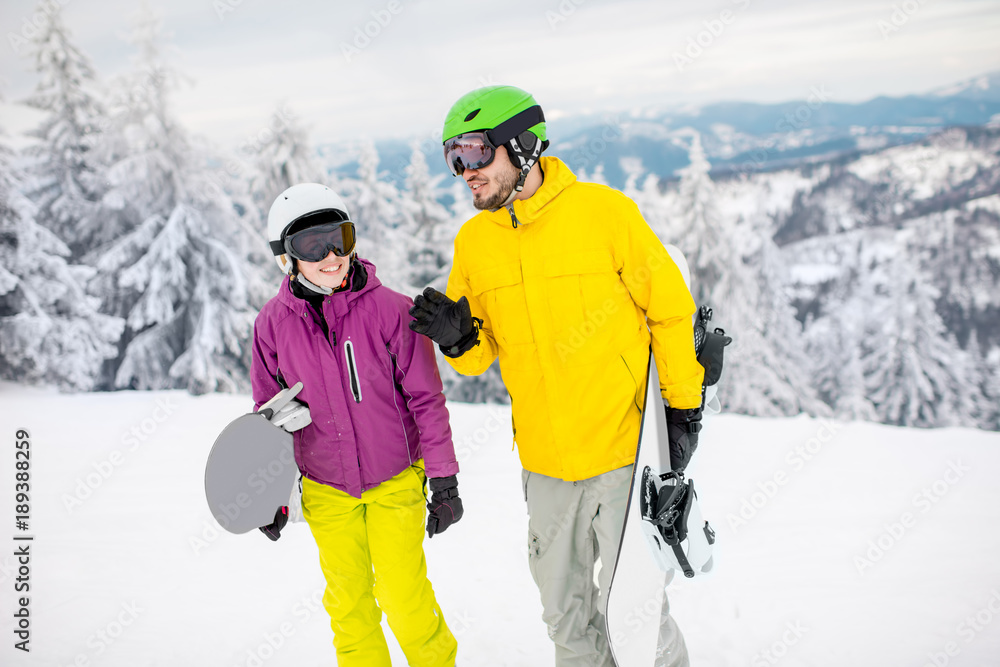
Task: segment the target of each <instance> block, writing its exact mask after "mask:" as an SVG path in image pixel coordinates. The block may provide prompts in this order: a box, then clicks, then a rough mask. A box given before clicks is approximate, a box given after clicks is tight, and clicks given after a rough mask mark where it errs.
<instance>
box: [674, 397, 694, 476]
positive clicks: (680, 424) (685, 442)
mask: <svg viewBox="0 0 1000 667" xmlns="http://www.w3.org/2000/svg"><path fill="white" fill-rule="evenodd" d="M666 409H667V439H668V440H669V441H670V468H671V470H673V471H674V472H684V469H685V468H686V467H687V464H688V462H689V461H690V460H691V456H692V455H693V454H694V452H695V450H696V449H698V432H699V431H701V407H697V408H692V409H689V410H683V409H680V408H671V407H670V406H667V408H666Z"/></svg>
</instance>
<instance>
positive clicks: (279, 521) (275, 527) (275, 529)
mask: <svg viewBox="0 0 1000 667" xmlns="http://www.w3.org/2000/svg"><path fill="white" fill-rule="evenodd" d="M286 523H288V508H287V507H279V508H278V511H277V512H275V513H274V522H273V523H271V524H269V525H267V526H261V527H260V528H258V529H257V530H259V531H260V532H262V533H264V534H265V535H267V539H269V540H271V541H272V542H277V541H278V538H279V537H281V529H282V528H284V527H285V524H286Z"/></svg>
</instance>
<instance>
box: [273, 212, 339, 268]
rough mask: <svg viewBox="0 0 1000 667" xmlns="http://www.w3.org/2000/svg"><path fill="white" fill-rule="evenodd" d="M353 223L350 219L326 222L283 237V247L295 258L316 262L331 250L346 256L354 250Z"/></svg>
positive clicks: (337, 254)
mask: <svg viewBox="0 0 1000 667" xmlns="http://www.w3.org/2000/svg"><path fill="white" fill-rule="evenodd" d="M356 240H357V239H356V238H355V236H354V223H353V222H351V221H350V220H344V221H336V222H327V223H324V224H322V225H317V226H315V227H309V228H307V229H303V230H302V231H300V232H295V233H294V234H289V235H288V236H286V237H285V243H284V249H285V252H287V253H288V254H289V255H291V256H292V257H294V258H295V259H300V260H303V261H306V262H318V261H320V260H322V259H323V258H325V257H326V256H327V255H329V254H330V252H331V251H332V252H333V254H334V255H336V256H337V257H347V256H348V255H350V254H351V252H352V251H353V250H354V242H355V241H356Z"/></svg>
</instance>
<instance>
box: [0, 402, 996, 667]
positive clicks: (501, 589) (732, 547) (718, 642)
mask: <svg viewBox="0 0 1000 667" xmlns="http://www.w3.org/2000/svg"><path fill="white" fill-rule="evenodd" d="M249 405H250V400H249V398H248V397H246V396H224V395H209V396H203V397H192V396H189V395H187V394H185V393H182V392H141V393H140V392H120V393H114V394H78V395H64V394H58V393H55V392H52V391H48V390H42V389H32V388H21V387H18V386H16V385H13V384H9V383H8V384H0V406H2V409H0V424H2V429H0V434H2V438H3V442H4V444H3V447H2V451H3V452H4V453H3V454H2V455H0V480H2V481H0V489H2V498H3V501H4V502H3V503H2V507H0V525H2V526H3V530H2V531H0V539H3V540H4V542H5V544H4V545H3V547H2V548H0V591H2V593H0V637H2V638H3V642H2V646H0V665H4V666H5V667H7V666H10V667H20V666H28V665H30V666H32V667H41V666H45V667H69V666H70V665H73V666H79V667H88V666H90V665H100V666H107V667H118V666H121V667H144V666H153V665H163V666H167V665H169V666H175V665H186V666H189V667H237V666H240V667H264V666H266V667H318V666H320V665H332V664H335V658H334V653H333V648H332V646H331V643H330V642H331V637H332V635H331V631H330V628H329V624H328V619H327V616H326V613H325V611H324V610H323V609H322V606H321V604H320V600H321V597H322V591H323V581H322V577H321V574H320V570H319V566H318V562H317V558H318V557H317V551H316V547H315V545H314V544H313V542H312V538H311V535H310V533H309V530H308V528H307V527H306V526H305V525H304V524H302V525H298V524H297V525H293V526H289V527H288V528H287V529H286V530H285V532H284V534H283V537H282V538H281V540H280V541H279V542H277V543H272V542H270V541H268V540H267V539H266V538H265V537H264V536H263V535H260V534H259V533H256V532H254V533H250V534H246V535H239V536H236V535H230V534H227V533H222V532H221V531H220V530H218V529H217V528H216V526H215V524H214V522H213V520H212V518H211V515H210V514H209V511H208V509H207V507H206V506H205V501H204V493H203V488H202V475H203V470H204V463H205V458H206V455H207V452H208V449H209V447H210V446H211V443H212V441H213V439H214V437H215V435H216V434H217V433H218V432H219V431H220V430H221V429H222V427H223V426H224V425H225V424H226V423H228V422H229V421H230V420H232V419H233V418H235V417H236V416H238V415H239V414H241V413H243V412H245V411H246V410H247V409H248V407H249ZM449 407H450V410H451V415H452V426H453V429H454V433H455V440H456V447H457V450H458V455H459V458H460V461H461V464H462V473H461V475H460V477H459V479H460V489H461V493H462V497H463V498H464V501H465V517H464V518H463V519H462V521H461V522H460V523H458V524H456V525H454V526H453V527H452V528H451V529H449V530H448V532H446V533H444V534H443V535H439V536H437V537H435V538H434V539H433V540H430V541H427V542H425V545H426V551H427V558H428V561H429V568H430V576H431V580H432V582H433V584H434V587H435V590H436V591H437V594H438V599H439V601H440V603H441V606H442V608H443V609H444V611H445V614H446V615H447V617H448V621H449V624H450V626H451V628H452V630H453V631H454V632H455V634H456V635H457V636H458V640H459V664H460V665H462V667H476V666H489V667H499V666H504V665H510V666H523V667H534V666H541V665H550V664H552V659H553V649H552V646H551V644H550V642H549V640H548V637H547V635H546V630H545V627H544V625H543V623H542V621H541V618H540V617H541V606H540V604H539V602H538V597H537V592H536V590H535V587H534V584H533V583H532V581H531V577H530V575H529V573H528V568H527V561H526V556H525V553H526V550H525V541H526V525H527V517H526V514H525V509H524V502H523V498H522V495H521V485H520V474H519V473H520V466H519V464H518V460H517V456H516V453H515V452H512V451H511V439H510V413H509V409H507V408H505V407H502V406H482V405H476V406H473V405H464V404H450V406H449ZM17 429H27V430H28V431H29V432H30V436H31V437H30V442H31V450H30V451H31V458H30V462H31V469H30V475H31V482H30V483H31V511H30V522H29V530H28V531H27V532H21V531H16V530H15V527H14V514H15V509H14V504H15V503H14V493H13V492H14V474H15V470H14V458H15V457H14V452H15V448H14V442H15V433H16V431H17ZM701 442H702V444H701V446H700V449H699V452H698V455H697V456H696V458H695V462H694V464H693V465H692V467H691V469H690V473H691V476H692V477H693V478H694V479H695V480H696V483H697V487H698V489H699V494H700V498H701V503H702V507H703V510H704V512H705V514H706V516H707V518H708V519H709V520H710V521H711V522H712V523H713V525H714V527H715V528H716V530H717V532H718V537H719V541H718V550H717V555H716V569H715V571H714V572H713V573H712V574H711V575H709V576H707V577H704V578H701V577H699V578H697V579H694V580H690V581H683V580H680V581H678V580H677V579H675V582H674V583H673V584H672V585H671V588H670V591H669V595H670V598H671V603H672V605H673V609H674V613H675V616H676V618H677V620H678V622H679V623H680V625H681V628H682V629H683V631H684V633H685V636H686V639H687V642H688V646H689V650H690V653H691V656H692V664H693V665H695V666H696V667H737V666H746V665H750V666H751V667H759V666H765V665H766V666H769V665H777V664H784V665H789V666H793V665H794V666H796V667H809V666H827V665H829V666H834V665H838V666H839V665H852V666H854V667H866V666H870V667H885V666H887V665H908V666H913V667H922V666H923V665H936V667H942V666H943V665H953V666H968V667H992V666H994V665H998V664H1000V559H998V554H1000V530H998V528H1000V485H998V484H997V481H996V480H997V474H998V471H1000V434H997V433H987V432H981V431H975V430H966V429H946V430H935V431H930V430H911V429H899V428H892V427H886V426H880V425H873V424H866V423H852V424H842V423H835V422H825V421H817V420H813V419H809V418H806V417H797V418H790V419H757V418H749V417H742V416H734V415H722V416H719V417H716V418H714V419H712V420H711V421H710V422H709V423H707V424H706V428H705V431H704V434H703V436H702V441H701ZM15 533H16V534H18V535H21V536H24V535H32V536H34V540H33V541H32V542H30V554H31V557H30V566H29V567H30V574H29V576H30V587H31V590H30V602H29V604H28V609H29V612H30V633H31V635H30V648H31V652H30V653H27V654H26V653H23V652H21V651H18V650H15V648H14V644H15V642H16V641H18V639H17V637H16V636H15V635H14V633H13V632H14V629H15V627H14V616H13V614H14V612H15V608H16V605H17V600H16V597H18V596H20V595H21V594H15V592H14V586H15V584H16V578H17V577H18V569H17V568H18V563H17V562H16V559H15V557H14V555H13V554H14V550H15V548H16V546H18V545H23V544H25V542H15V541H14V540H13V536H14V534H15ZM387 636H388V637H389V642H390V645H391V646H392V651H393V664H397V665H404V664H406V663H405V660H404V659H403V657H402V654H401V653H400V652H399V649H398V648H397V647H395V646H394V645H393V642H392V639H391V633H387Z"/></svg>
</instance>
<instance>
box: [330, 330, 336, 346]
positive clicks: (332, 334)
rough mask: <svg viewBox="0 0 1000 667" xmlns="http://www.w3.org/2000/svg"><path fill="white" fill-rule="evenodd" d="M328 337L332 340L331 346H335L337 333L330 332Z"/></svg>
mask: <svg viewBox="0 0 1000 667" xmlns="http://www.w3.org/2000/svg"><path fill="white" fill-rule="evenodd" d="M330 336H331V337H332V338H333V344H334V345H336V344H337V332H336V331H331V332H330Z"/></svg>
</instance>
